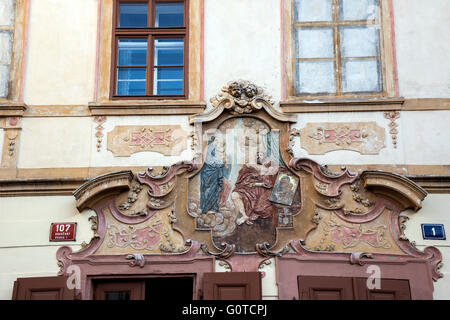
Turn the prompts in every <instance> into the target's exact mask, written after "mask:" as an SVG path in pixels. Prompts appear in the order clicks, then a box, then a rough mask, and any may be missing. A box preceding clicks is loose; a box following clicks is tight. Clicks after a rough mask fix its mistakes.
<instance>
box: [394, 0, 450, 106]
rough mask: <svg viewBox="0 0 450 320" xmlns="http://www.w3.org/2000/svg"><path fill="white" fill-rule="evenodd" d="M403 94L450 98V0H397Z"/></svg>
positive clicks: (397, 33) (399, 63)
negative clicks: (449, 30)
mask: <svg viewBox="0 0 450 320" xmlns="http://www.w3.org/2000/svg"><path fill="white" fill-rule="evenodd" d="M393 3H394V14H395V33H396V35H395V36H396V47H397V61H398V76H399V89H400V95H401V96H404V97H408V98H419V97H420V98H449V97H450V33H449V32H448V29H449V21H450V1H448V0H427V1H423V0H393Z"/></svg>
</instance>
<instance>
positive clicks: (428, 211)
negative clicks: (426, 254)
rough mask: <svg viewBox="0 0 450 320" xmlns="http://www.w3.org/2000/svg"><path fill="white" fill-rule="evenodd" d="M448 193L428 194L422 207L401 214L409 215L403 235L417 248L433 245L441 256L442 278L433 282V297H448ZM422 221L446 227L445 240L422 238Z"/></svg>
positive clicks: (421, 248) (449, 246)
mask: <svg viewBox="0 0 450 320" xmlns="http://www.w3.org/2000/svg"><path fill="white" fill-rule="evenodd" d="M449 201H450V195H448V194H429V195H428V196H427V197H426V198H425V200H424V201H423V203H422V209H420V211H418V212H416V213H414V212H413V211H411V210H408V211H405V212H404V213H403V215H405V216H407V217H409V219H410V220H408V221H407V222H406V230H405V235H406V236H407V237H408V239H409V240H410V241H414V242H415V243H416V245H417V248H418V249H419V250H423V249H424V248H425V247H427V246H435V247H436V248H438V249H439V250H440V251H441V253H442V256H443V259H442V262H443V264H444V265H443V267H442V269H441V270H440V272H441V273H442V274H443V275H444V278H442V279H439V280H438V281H437V282H435V283H434V298H435V299H441V300H448V299H449V298H450V287H449V283H450V265H449V264H450V239H449V234H448V233H449V232H450V230H449V227H448V226H450V217H449V215H448V203H449ZM422 223H430V224H444V226H445V227H446V233H447V234H446V237H447V240H423V237H422V229H421V224H422Z"/></svg>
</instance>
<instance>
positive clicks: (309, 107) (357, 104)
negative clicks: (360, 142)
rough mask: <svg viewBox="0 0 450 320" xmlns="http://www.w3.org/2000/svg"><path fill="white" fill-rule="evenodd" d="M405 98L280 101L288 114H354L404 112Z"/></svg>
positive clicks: (282, 108)
mask: <svg viewBox="0 0 450 320" xmlns="http://www.w3.org/2000/svg"><path fill="white" fill-rule="evenodd" d="M404 103H405V99H404V98H401V97H399V98H379V97H377V98H367V99H360V98H342V99H339V98H336V99H308V100H306V99H295V100H294V99H292V100H287V101H280V108H281V110H282V111H283V112H286V113H305V112H313V113H315V112H354V111H396V110H402V109H403V104H404Z"/></svg>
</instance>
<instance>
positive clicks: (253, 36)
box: [205, 0, 281, 100]
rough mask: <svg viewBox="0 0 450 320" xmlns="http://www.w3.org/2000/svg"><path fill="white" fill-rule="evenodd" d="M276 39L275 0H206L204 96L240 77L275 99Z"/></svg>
mask: <svg viewBox="0 0 450 320" xmlns="http://www.w3.org/2000/svg"><path fill="white" fill-rule="evenodd" d="M269 8H270V9H269ZM280 43H281V42H280V2H279V1H277V0H247V1H240V0H228V1H221V0H206V1H205V99H207V100H209V98H210V97H212V96H214V95H215V94H217V92H219V91H220V89H221V88H222V87H223V86H224V85H226V84H227V82H228V81H232V80H239V79H243V80H249V81H252V82H254V83H256V84H258V85H259V86H262V87H264V88H265V89H266V90H267V92H269V93H270V94H271V95H272V97H273V98H274V100H279V99H280V96H281V88H280V85H281V67H280V61H281V60H280V56H281V49H280Z"/></svg>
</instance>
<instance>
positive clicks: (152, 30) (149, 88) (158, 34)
mask: <svg viewBox="0 0 450 320" xmlns="http://www.w3.org/2000/svg"><path fill="white" fill-rule="evenodd" d="M121 2H122V3H124V2H134V3H136V2H142V3H147V4H148V12H147V27H132V28H131V27H119V5H120V3H121ZM156 2H169V3H170V2H183V3H184V19H183V20H184V26H183V27H154V26H153V23H154V21H155V3H156ZM145 37H146V38H147V63H146V66H145V68H146V94H145V95H118V94H117V93H116V92H117V70H118V69H119V68H118V56H119V55H118V43H119V38H128V39H132V38H140V39H142V38H145ZM161 38H163V39H164V38H166V39H173V38H183V65H182V67H183V90H182V94H180V95H155V94H152V92H153V89H154V87H153V82H154V69H155V66H154V61H153V60H154V52H155V51H154V40H155V39H161ZM111 41H112V45H111V76H110V80H111V82H110V97H109V98H110V99H111V100H180V99H183V100H184V99H188V95H189V81H188V80H189V0H114V3H113V16H112V34H111ZM177 67H181V66H177ZM138 68H142V67H138Z"/></svg>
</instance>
